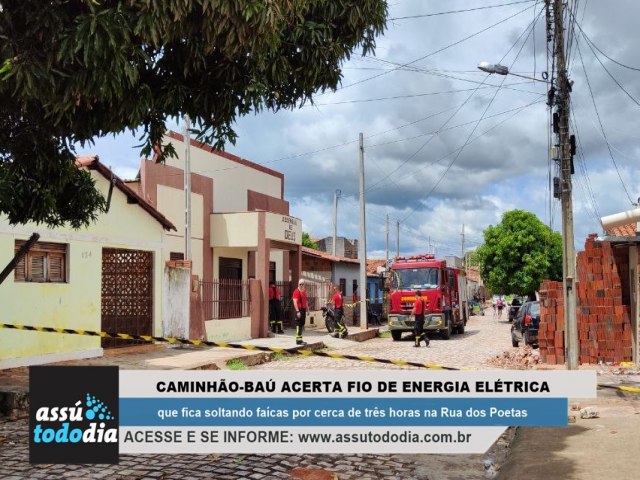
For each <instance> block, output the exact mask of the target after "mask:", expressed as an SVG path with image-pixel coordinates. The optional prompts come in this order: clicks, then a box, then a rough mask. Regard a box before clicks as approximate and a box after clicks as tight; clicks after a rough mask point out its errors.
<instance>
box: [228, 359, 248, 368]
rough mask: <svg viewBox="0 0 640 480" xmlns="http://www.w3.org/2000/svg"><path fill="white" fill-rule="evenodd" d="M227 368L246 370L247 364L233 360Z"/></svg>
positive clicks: (229, 361)
mask: <svg viewBox="0 0 640 480" xmlns="http://www.w3.org/2000/svg"><path fill="white" fill-rule="evenodd" d="M227 368H228V369H229V370H246V369H247V364H246V363H244V362H243V361H242V360H240V359H238V358H232V359H231V360H228V361H227Z"/></svg>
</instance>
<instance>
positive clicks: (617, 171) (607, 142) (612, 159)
mask: <svg viewBox="0 0 640 480" xmlns="http://www.w3.org/2000/svg"><path fill="white" fill-rule="evenodd" d="M576 49H577V50H578V55H579V56H580V62H581V63H582V70H583V71H584V78H585V79H586V81H587V86H588V87H589V95H591V102H592V103H593V108H594V110H595V111H596V117H597V118H598V124H599V125H600V131H601V132H602V135H603V136H604V139H605V143H606V144H607V150H608V151H609V157H610V158H611V161H612V162H613V166H614V167H615V169H616V173H617V174H618V178H619V179H620V183H621V184H622V188H623V189H624V192H625V193H626V195H627V198H628V199H629V203H631V204H633V200H632V199H631V195H629V191H628V190H627V186H626V185H625V183H624V180H622V175H620V170H619V169H618V164H617V163H616V160H615V158H614V157H613V152H612V151H611V146H610V145H609V140H608V139H607V134H606V133H605V131H604V126H603V125H602V119H601V118H600V112H599V111H598V106H597V105H596V99H595V97H594V95H593V90H592V89H591V82H590V81H589V75H587V68H586V66H585V64H584V59H583V58H582V51H581V50H580V42H576Z"/></svg>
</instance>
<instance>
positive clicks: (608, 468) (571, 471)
mask: <svg viewBox="0 0 640 480" xmlns="http://www.w3.org/2000/svg"><path fill="white" fill-rule="evenodd" d="M629 380H630V379H625V381H624V382H620V379H615V378H611V377H608V376H598V383H601V384H619V383H624V384H626V385H630V384H631V385H633V384H635V386H640V378H638V376H636V378H635V379H633V380H631V382H630V381H629ZM574 403H578V404H579V405H580V406H581V407H583V408H584V407H593V408H595V409H596V410H597V411H598V413H599V417H598V418H590V419H582V418H580V412H579V411H570V412H569V414H571V415H575V416H576V417H577V419H576V423H570V424H569V426H568V427H567V428H544V427H537V428H536V427H522V428H519V429H518V431H517V433H516V436H515V440H514V441H513V443H512V444H511V446H510V447H511V453H510V454H509V457H508V459H507V461H506V463H505V464H504V465H503V466H502V468H501V469H500V470H499V472H498V475H497V477H496V479H498V480H511V479H514V478H527V479H528V480H553V479H563V480H601V479H603V478H609V479H612V480H631V479H636V478H638V475H639V473H638V472H640V456H639V455H638V452H640V394H637V393H626V392H620V391H618V390H610V389H603V390H598V398H597V399H582V400H570V402H569V405H572V404H574Z"/></svg>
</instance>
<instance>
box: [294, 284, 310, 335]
mask: <svg viewBox="0 0 640 480" xmlns="http://www.w3.org/2000/svg"><path fill="white" fill-rule="evenodd" d="M293 307H294V309H295V315H296V345H306V343H305V342H303V341H302V331H303V330H304V322H305V319H306V317H307V308H308V304H307V291H306V289H305V286H304V280H303V279H300V280H299V281H298V288H296V289H295V290H294V291H293Z"/></svg>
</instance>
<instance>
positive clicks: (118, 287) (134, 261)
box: [101, 248, 153, 348]
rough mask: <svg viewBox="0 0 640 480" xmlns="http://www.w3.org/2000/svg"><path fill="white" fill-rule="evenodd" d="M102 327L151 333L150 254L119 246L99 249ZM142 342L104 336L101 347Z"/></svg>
mask: <svg viewBox="0 0 640 480" xmlns="http://www.w3.org/2000/svg"><path fill="white" fill-rule="evenodd" d="M101 307H102V314H101V318H102V320H101V322H102V325H101V329H102V330H103V331H107V332H114V333H128V334H130V335H151V334H152V327H153V325H152V324H153V254H152V253H151V252H144V251H140V250H126V249H121V248H103V249H102V302H101ZM142 343H145V342H143V341H142V340H122V339H119V338H118V339H115V338H103V339H102V347H103V348H113V347H123V346H129V345H132V344H142Z"/></svg>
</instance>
